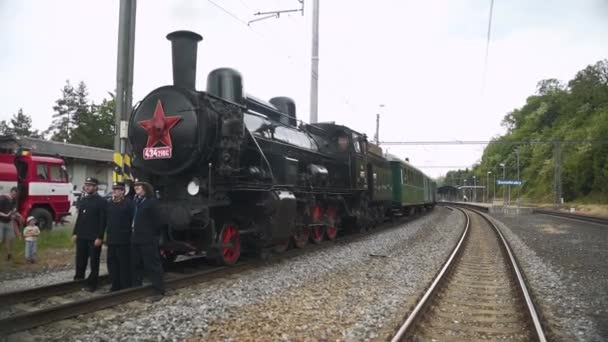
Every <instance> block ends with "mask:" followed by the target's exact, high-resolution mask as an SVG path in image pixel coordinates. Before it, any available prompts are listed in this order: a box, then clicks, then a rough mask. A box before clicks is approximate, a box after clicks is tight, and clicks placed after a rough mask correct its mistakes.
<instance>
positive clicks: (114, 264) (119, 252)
mask: <svg viewBox="0 0 608 342" xmlns="http://www.w3.org/2000/svg"><path fill="white" fill-rule="evenodd" d="M107 222H108V224H107V228H108V229H107V233H108V235H107V240H106V244H107V245H108V260H107V261H108V272H109V273H110V279H111V280H112V288H111V289H110V291H111V292H113V291H118V290H122V289H126V288H128V287H130V286H131V224H132V222H133V202H132V201H131V200H130V199H128V198H126V197H125V183H123V182H117V183H114V185H112V199H111V200H110V201H109V202H108V212H107Z"/></svg>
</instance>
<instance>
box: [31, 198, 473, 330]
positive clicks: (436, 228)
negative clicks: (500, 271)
mask: <svg viewBox="0 0 608 342" xmlns="http://www.w3.org/2000/svg"><path fill="white" fill-rule="evenodd" d="M463 224H464V218H463V215H462V214H461V213H459V212H457V211H454V212H452V211H450V210H448V209H445V208H441V207H439V208H436V209H435V210H434V211H433V212H431V213H429V214H428V215H426V216H424V217H421V218H418V219H416V220H413V221H411V222H408V223H404V224H402V225H399V226H398V227H393V228H388V229H385V230H382V231H378V232H374V233H372V234H370V235H368V236H365V237H362V238H360V239H355V240H354V241H351V242H349V243H344V242H337V243H336V244H334V245H331V246H329V247H328V248H323V249H319V250H311V251H308V252H307V253H304V254H302V255H299V256H297V257H294V258H289V259H286V260H278V261H270V262H269V263H268V265H266V266H263V267H260V268H256V269H254V270H251V271H245V272H242V273H239V274H236V275H232V276H229V277H227V278H222V279H217V280H213V281H211V282H208V283H204V284H201V285H198V286H193V287H189V288H185V289H181V290H178V291H175V292H174V293H173V294H172V295H170V296H168V297H166V298H165V299H163V300H162V301H160V302H157V303H151V302H149V301H147V300H143V301H137V302H133V303H129V304H126V305H122V306H119V307H116V308H113V309H109V310H103V311H100V312H97V313H95V314H92V315H85V316H82V317H77V318H74V319H70V320H66V321H63V322H59V323H56V324H53V325H52V326H45V327H40V328H38V329H34V330H32V331H30V332H28V333H27V334H22V335H21V336H20V337H23V338H27V337H29V338H42V339H44V340H61V341H65V340H72V341H76V340H78V341H110V340H111V341H156V340H175V341H183V340H186V341H189V340H190V341H198V340H228V341H230V340H232V341H248V340H249V341H254V340H255V341H258V340H303V339H316V340H346V341H355V340H356V341H358V340H385V339H386V338H388V337H389V336H390V335H391V334H392V333H393V332H394V329H395V328H396V327H397V326H398V325H399V323H400V322H401V320H402V319H403V316H404V315H405V313H406V312H405V311H406V310H407V309H408V308H409V307H410V305H411V304H412V303H413V302H414V301H415V300H416V299H417V297H418V296H419V295H420V294H421V293H422V292H423V290H424V288H425V287H426V286H427V284H428V282H429V281H430V280H431V278H432V277H433V276H434V274H435V273H436V271H437V270H438V269H439V268H440V267H441V264H442V263H443V262H444V260H445V258H446V257H447V255H448V254H449V252H450V251H451V249H452V247H453V246H454V244H455V243H456V240H457V239H458V237H459V236H460V234H461V232H462V227H463Z"/></svg>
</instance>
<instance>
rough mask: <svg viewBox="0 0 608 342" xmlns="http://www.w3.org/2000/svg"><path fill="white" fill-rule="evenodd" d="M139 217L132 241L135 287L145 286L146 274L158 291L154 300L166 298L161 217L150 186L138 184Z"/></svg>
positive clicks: (136, 186) (136, 185) (136, 216)
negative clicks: (161, 244)
mask: <svg viewBox="0 0 608 342" xmlns="http://www.w3.org/2000/svg"><path fill="white" fill-rule="evenodd" d="M134 187H135V194H136V196H135V215H134V217H133V225H132V227H133V235H132V237H131V247H132V248H131V259H132V266H133V285H134V286H141V285H142V280H143V274H144V272H145V273H146V275H147V276H148V278H149V279H150V281H151V282H152V287H153V288H154V290H155V291H156V294H157V295H156V296H155V297H154V298H153V300H155V301H156V300H160V299H162V297H163V296H164V295H165V284H164V282H163V268H162V265H161V262H160V252H159V250H158V243H159V239H160V229H161V223H160V215H159V208H158V202H157V200H156V197H155V196H154V188H153V187H152V185H150V184H149V183H146V182H140V181H135V183H134Z"/></svg>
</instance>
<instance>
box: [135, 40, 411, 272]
mask: <svg viewBox="0 0 608 342" xmlns="http://www.w3.org/2000/svg"><path fill="white" fill-rule="evenodd" d="M167 39H168V40H170V41H171V45H172V62H173V85H168V86H163V87H160V88H157V89H156V90H154V91H152V92H151V93H149V94H148V95H147V96H146V97H145V98H144V99H143V100H142V101H141V103H140V104H139V105H138V106H137V107H136V108H135V109H134V111H133V114H132V115H131V118H130V122H129V132H128V135H129V142H130V146H131V150H132V164H133V173H134V175H135V177H136V178H138V179H141V180H145V181H148V182H150V183H151V184H153V185H154V187H155V189H156V196H157V198H158V199H159V201H160V207H161V210H162V215H161V217H162V219H163V222H162V224H163V227H164V229H163V235H162V239H161V255H162V256H163V257H164V258H165V260H168V261H172V260H174V259H175V257H176V256H177V255H179V254H206V255H207V256H208V257H209V258H211V259H213V260H216V261H217V262H218V263H221V264H233V263H235V262H236V261H237V260H238V258H239V256H240V254H241V251H243V250H244V249H247V250H252V251H261V250H265V249H274V250H276V251H282V250H284V249H286V248H287V247H288V246H289V245H290V243H292V244H293V245H294V246H296V247H298V248H302V247H304V246H305V245H306V244H307V243H309V242H312V243H319V242H321V241H322V240H323V239H329V240H333V239H335V238H336V235H337V233H338V230H339V229H344V228H352V229H359V230H365V229H367V228H369V227H371V226H373V225H374V224H377V223H379V222H381V221H382V220H383V219H384V218H385V217H386V215H388V214H391V213H392V212H394V211H395V201H394V198H393V197H394V196H393V193H394V191H393V186H394V177H393V174H392V171H391V163H390V161H388V160H386V159H385V158H384V157H383V156H382V151H381V150H380V148H379V147H377V146H375V145H373V144H371V143H369V142H368V141H367V138H366V136H365V135H363V134H360V133H358V132H355V131H353V130H351V129H349V128H348V127H346V126H341V125H336V124H333V123H322V124H314V125H312V124H303V123H300V124H299V120H298V119H297V116H296V105H295V103H294V101H293V100H291V99H290V98H287V97H275V98H272V99H270V100H269V101H263V100H260V99H258V98H255V97H253V96H251V95H248V94H246V93H245V92H244V90H243V79H242V77H241V75H240V73H239V72H238V71H236V70H234V69H230V68H220V69H216V70H213V71H212V72H211V73H209V75H208V76H207V84H206V90H205V91H199V90H197V89H196V87H195V83H196V58H197V46H198V43H199V41H201V40H202V37H201V36H200V35H198V34H196V33H194V32H189V31H177V32H173V33H170V34H169V35H168V36H167ZM401 181H402V180H401ZM399 206H400V205H399Z"/></svg>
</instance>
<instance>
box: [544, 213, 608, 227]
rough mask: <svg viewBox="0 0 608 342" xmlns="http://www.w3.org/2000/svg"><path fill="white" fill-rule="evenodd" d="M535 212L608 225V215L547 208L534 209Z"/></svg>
mask: <svg viewBox="0 0 608 342" xmlns="http://www.w3.org/2000/svg"><path fill="white" fill-rule="evenodd" d="M533 212H534V213H535V214H545V215H551V216H559V217H565V218H569V219H573V220H579V221H585V222H592V223H598V224H603V225H608V217H601V216H593V215H583V214H574V213H564V212H561V211H556V210H547V209H533Z"/></svg>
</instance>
